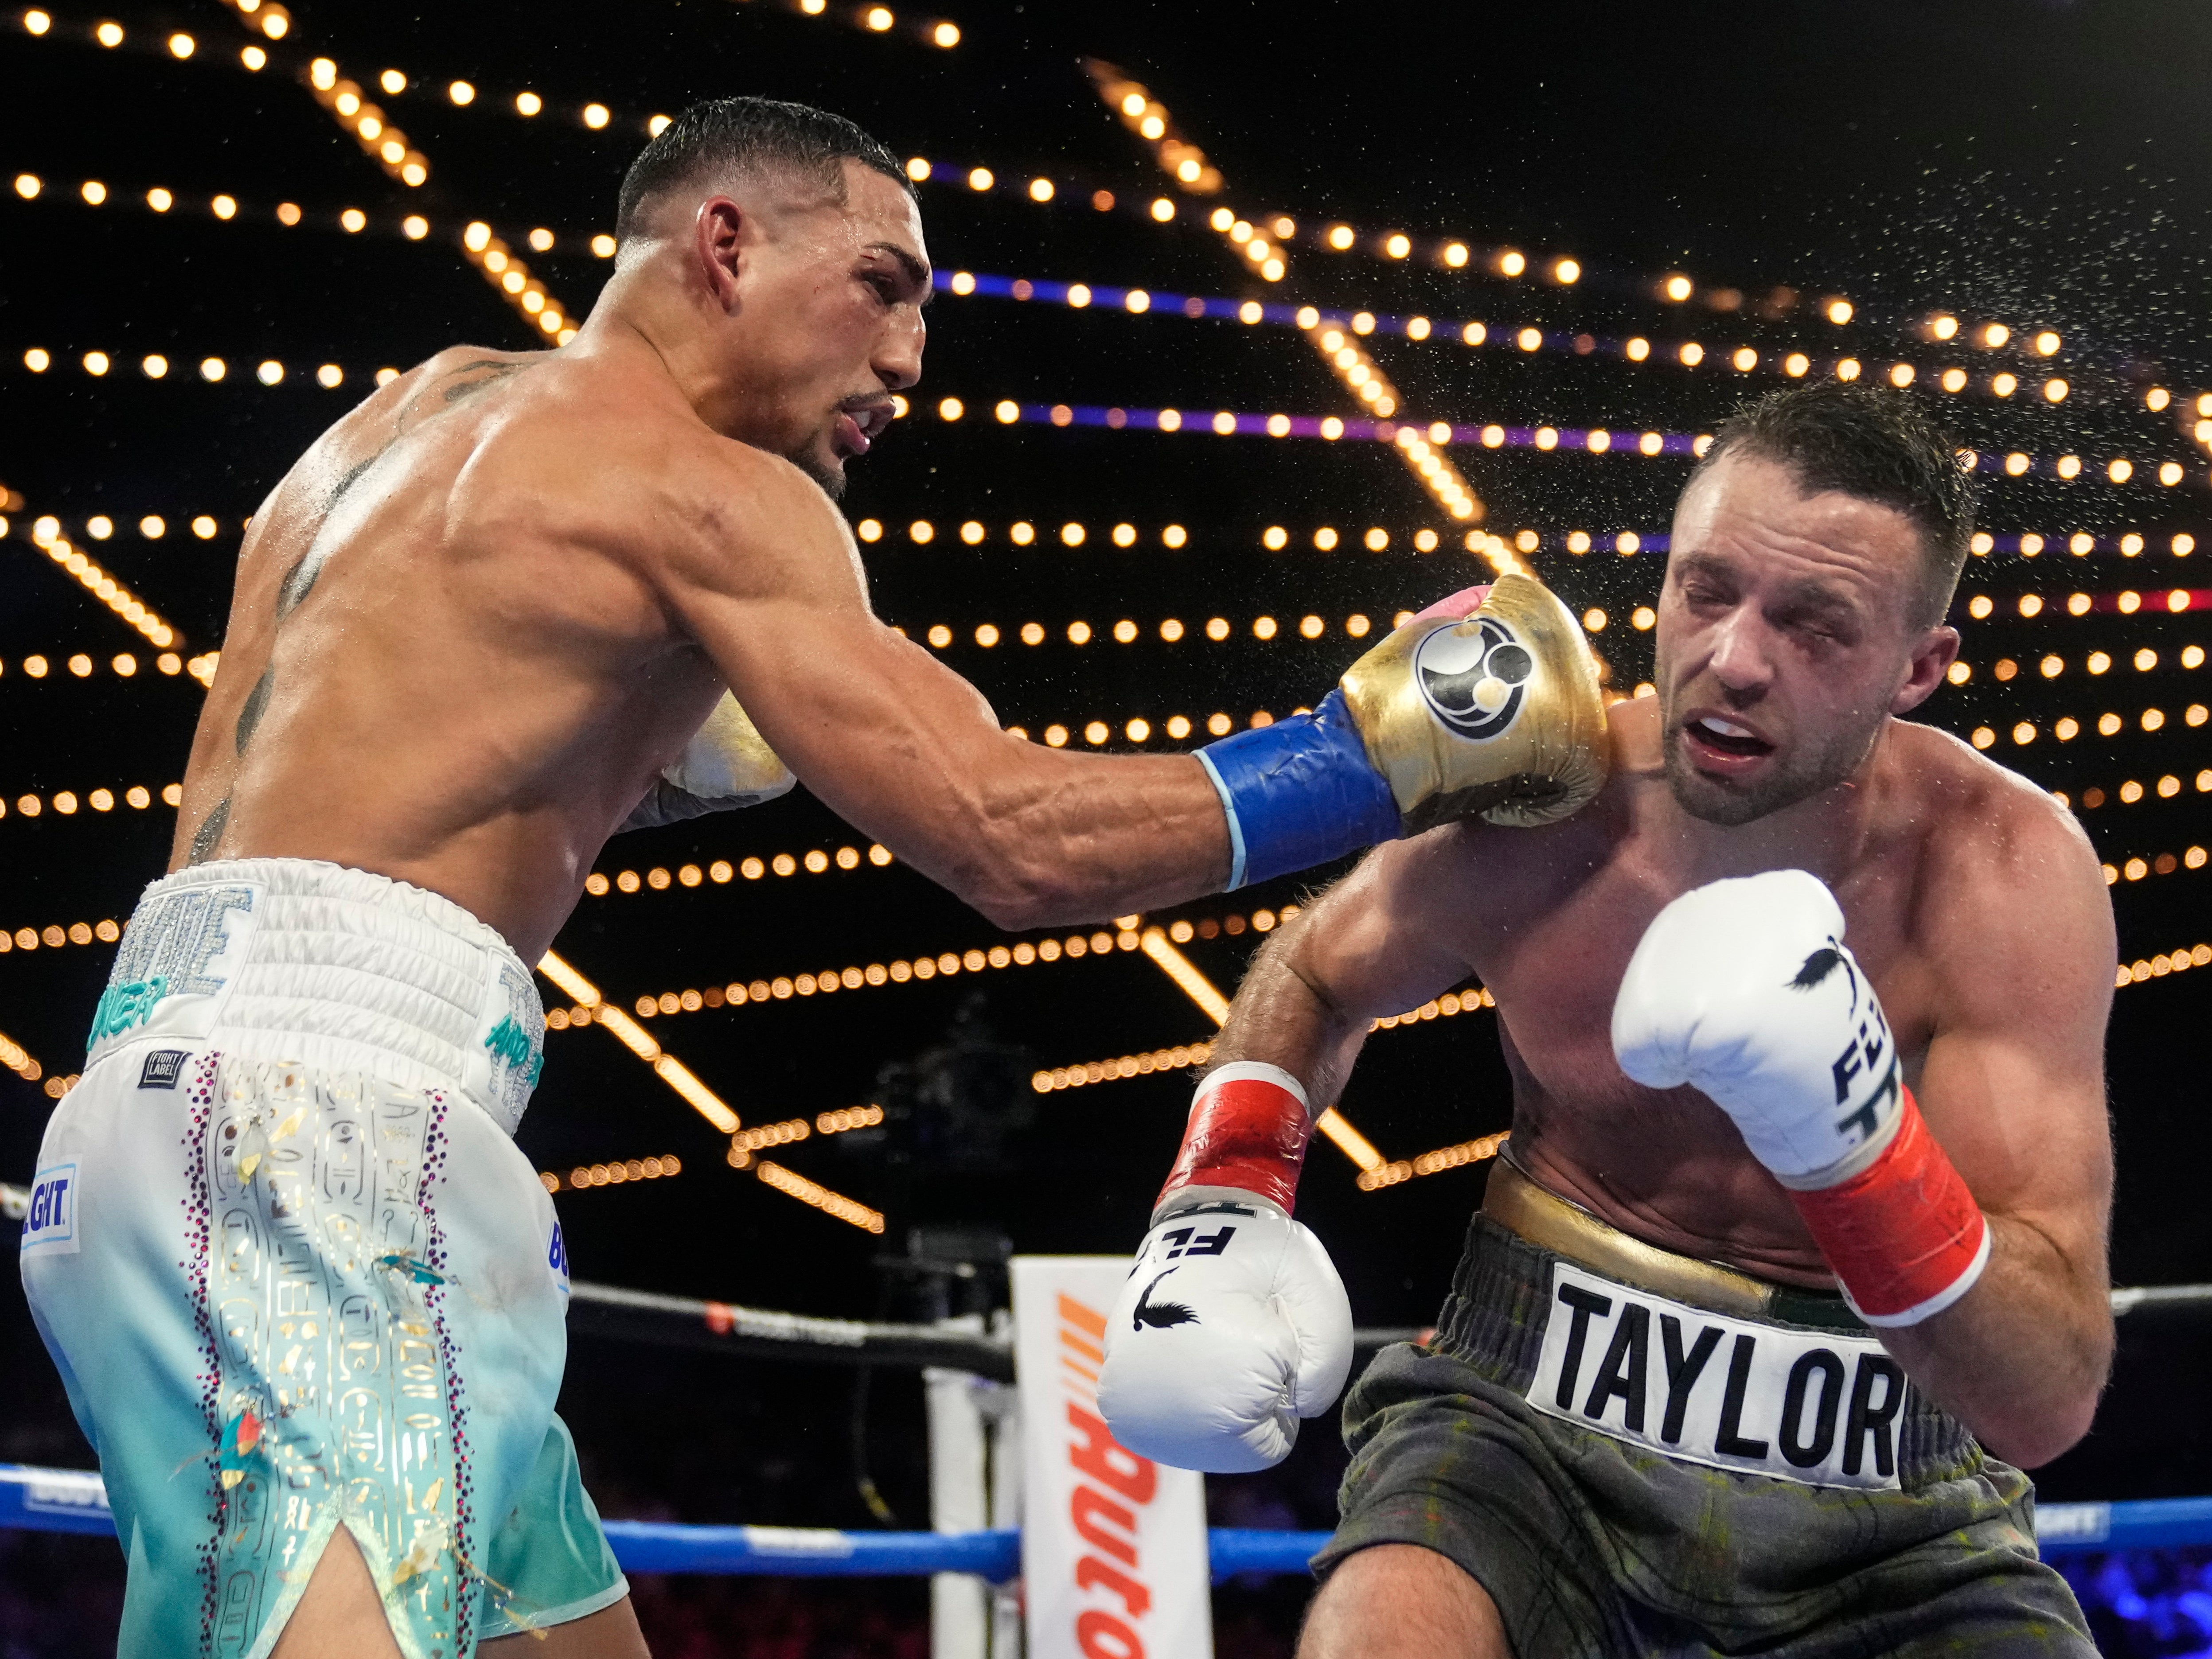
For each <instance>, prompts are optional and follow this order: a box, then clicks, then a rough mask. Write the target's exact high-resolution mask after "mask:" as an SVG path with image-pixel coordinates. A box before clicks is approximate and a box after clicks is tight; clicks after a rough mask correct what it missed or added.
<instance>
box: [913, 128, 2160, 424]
mask: <svg viewBox="0 0 2212 1659" xmlns="http://www.w3.org/2000/svg"><path fill="white" fill-rule="evenodd" d="M927 165H928V163H927V162H925V161H921V159H920V158H919V157H917V158H916V159H915V161H910V162H909V163H908V172H909V173H912V172H914V171H915V169H916V168H918V167H926V166H927ZM1227 214H1228V210H1227V209H1225V208H1224V209H1221V210H1218V211H1217V212H1216V214H1215V220H1216V222H1215V223H1214V225H1213V228H1215V229H1217V230H1222V231H1226V232H1228V233H1230V235H1231V240H1239V241H1243V243H1244V244H1245V245H1247V246H1249V245H1250V240H1251V238H1252V234H1253V233H1252V229H1251V227H1250V226H1249V225H1246V224H1244V223H1243V222H1242V221H1232V220H1231V219H1230V218H1228V217H1226V215H1227ZM1238 231H1242V232H1243V233H1244V234H1243V237H1241V238H1240V237H1239V236H1237V232H1238ZM946 291H947V292H950V293H951V294H953V295H960V296H963V297H965V296H968V295H981V296H982V297H984V298H987V299H1001V300H1016V301H1028V300H1043V301H1047V302H1048V303H1055V304H1060V305H1065V306H1068V307H1073V308H1074V309H1076V310H1083V309H1085V308H1087V307H1091V306H1097V307H1101V308H1103V309H1104V310H1107V311H1109V312H1121V313H1128V314H1130V315H1139V316H1141V315H1151V316H1164V317H1186V318H1189V319H1194V320H1201V319H1208V318H1212V319H1217V320H1221V321H1232V320H1233V321H1236V322H1241V323H1243V324H1246V325H1251V326H1257V325H1263V324H1265V325H1274V326H1280V327H1293V328H1297V329H1299V330H1301V331H1305V332H1309V333H1310V332H1312V331H1315V330H1316V329H1318V330H1320V331H1322V332H1321V334H1320V336H1319V338H1318V340H1317V341H1316V343H1317V344H1318V345H1319V346H1320V347H1321V349H1322V350H1323V351H1324V352H1327V353H1328V354H1330V355H1331V356H1339V355H1340V354H1342V353H1344V352H1345V351H1346V350H1347V349H1349V348H1351V347H1352V340H1351V339H1350V338H1347V337H1346V336H1347V332H1348V333H1349V334H1350V335H1352V336H1360V337H1364V336H1368V335H1373V334H1377V333H1380V334H1394V335H1399V336H1402V337H1404V338H1406V339H1407V340H1412V341H1416V342H1432V343H1437V344H1446V343H1458V344H1461V345H1463V346H1467V347H1468V348H1471V349H1475V348H1487V349H1494V350H1504V351H1514V352H1518V353H1520V354H1522V355H1523V356H1528V355H1532V354H1534V353H1537V352H1543V351H1553V352H1564V353H1568V354H1571V355H1572V356H1577V357H1590V356H1597V355H1600V354H1601V355H1602V356H1604V357H1606V358H1607V360H1611V359H1613V358H1616V357H1617V358H1619V359H1620V361H1621V362H1625V363H1627V364H1630V365H1632V366H1634V367H1645V368H1659V367H1662V366H1675V367H1680V368H1689V369H1696V368H1703V367H1708V366H1709V367H1710V368H1712V369H1715V370H1725V371H1730V372H1733V373H1735V374H1739V375H1746V374H1755V373H1765V374H1779V375H1782V376H1784V378H1786V379H1789V380H1802V379H1804V378H1805V377H1806V376H1807V375H1808V374H1811V375H1814V377H1816V378H1825V377H1826V376H1827V375H1830V374H1832V375H1834V376H1835V377H1836V378H1837V379H1838V380H1857V379H1859V378H1860V377H1861V376H1862V375H1863V374H1867V373H1868V372H1869V366H1868V364H1867V363H1866V362H1863V360H1862V359H1860V358H1859V357H1857V356H1851V355H1850V354H1848V353H1838V354H1837V355H1836V356H1825V357H1820V358H1815V357H1813V356H1808V355H1807V354H1806V353H1804V352H1802V351H1794V350H1792V351H1784V350H1777V349H1770V350H1767V351H1764V352H1762V351H1761V350H1759V348H1757V347H1756V346H1751V345H1741V344H1740V345H1736V346H1733V347H1731V346H1727V345H1708V344H1706V343H1705V342H1703V341H1700V340H1661V341H1656V342H1655V341H1653V340H1652V339H1650V338H1649V337H1645V336H1644V335H1629V336H1624V337H1619V338H1615V337H1609V336H1601V335H1595V334H1590V333H1588V332H1581V333H1573V334H1564V333H1559V332H1547V331H1545V330H1544V329H1543V328H1541V326H1539V325H1535V324H1533V323H1522V324H1511V323H1507V324H1498V323H1486V322H1482V321H1480V320H1476V319H1454V318H1431V317H1428V316H1425V315H1419V314H1413V315H1408V316H1404V317H1400V316H1393V315H1389V314H1387V313H1376V312H1371V311H1340V310H1334V309H1324V308H1322V307H1316V306H1310V305H1305V306H1291V305H1268V304H1265V303H1263V302H1261V301H1258V300H1241V301H1240V300H1237V299H1232V298H1228V297H1225V296H1221V295H1212V296H1202V295H1182V294H1170V293H1165V292H1163V291H1160V290H1158V289H1144V288H1118V287H1115V286H1114V285H1112V284H1110V283H1097V284H1092V283H1082V282H1073V283H1060V282H1036V281H1031V280H1030V279H1029V278H1026V277H1013V276H994V275H991V274H988V273H985V272H980V271H968V270H956V271H954V272H953V273H952V275H951V279H950V280H949V282H948V283H947V284H946ZM2041 338H2042V339H2044V340H2046V341H2048V342H2049V343H2050V350H2049V351H2048V352H2045V353H2043V354H2042V355H2044V356H2050V355H2051V354H2052V353H2055V352H2057V350H2058V349H2059V337H2058V336H2057V335H2056V334H2054V333H2048V332H2046V333H2045V335H2043V336H2042V337H2041ZM1355 361H1356V360H1355ZM1354 366H1355V362H1340V363H1339V364H1338V367H1340V368H1344V369H1346V370H1347V371H1349V370H1350V369H1352V368H1353V367H1354ZM1876 372H1878V373H1879V374H1881V375H1882V376H1883V377H1884V378H1886V379H1887V380H1888V381H1889V382H1890V384H1891V385H1893V386H1899V387H1904V386H1911V385H1913V384H1914V383H1915V382H1916V381H1917V380H1920V379H1921V377H1922V376H1923V374H1925V375H1926V377H1927V380H1928V383H1929V385H1931V386H1936V387H1938V388H1940V389H1941V390H1942V391H1943V392H1946V393H1949V394H1952V395H1954V396H1955V395H1957V394H1960V393H1962V392H1969V391H1972V392H1978V394H1980V395H1984V396H1988V397H1992V398H2010V397H2012V396H2013V395H2014V394H2015V392H2019V391H2021V389H2022V386H2023V385H2024V384H2027V383H2024V382H2023V381H2022V380H2021V377H2020V376H2019V375H2017V374H2013V373H2011V372H2010V371H2009V370H1999V371H1997V372H1996V373H1995V374H1991V375H1990V376H1989V377H1988V379H1987V380H1986V381H1977V380H1975V378H1974V376H1973V375H1972V374H1970V373H1969V372H1968V371H1967V370H1966V369H1964V368H1960V367H1959V366H1958V365H1956V364H1946V365H1942V366H1940V367H1936V368H1924V369H1923V367H1922V366H1921V365H1919V364H1917V363H1911V362H1893V363H1892V364H1890V365H1889V366H1888V367H1887V368H1877V371H1876ZM1352 384H1353V386H1354V389H1355V390H1357V389H1358V386H1360V385H1361V384H1362V382H1361V381H1360V380H1356V379H1355V380H1353V382H1352ZM2028 390H2029V391H2030V392H2039V393H2040V395H2041V396H2042V398H2044V400H2045V402H2046V403H2054V404H2056V403H2063V402H2065V401H2066V400H2067V398H2069V396H2070V395H2071V394H2072V392H2073V391H2074V388H2073V386H2072V385H2071V383H2070V382H2069V381H2067V380H2064V379H2063V378H2060V377H2057V376H2049V377H2045V379H2044V380H2042V381H2041V383H2040V385H2039V386H2036V385H2029V386H2028ZM2159 390H2160V391H2162V390H2163V389H2162V388H2160V389H2159ZM2130 395H2132V394H2130ZM2170 400H2171V394H2170V393H2169V394H2166V401H2161V402H2158V403H2154V404H2152V403H2147V406H2148V407H2151V408H2154V409H2162V408H2164V407H2166V402H2167V401H2170ZM1380 412H1382V413H1384V414H1388V413H1389V410H1381V411H1380Z"/></svg>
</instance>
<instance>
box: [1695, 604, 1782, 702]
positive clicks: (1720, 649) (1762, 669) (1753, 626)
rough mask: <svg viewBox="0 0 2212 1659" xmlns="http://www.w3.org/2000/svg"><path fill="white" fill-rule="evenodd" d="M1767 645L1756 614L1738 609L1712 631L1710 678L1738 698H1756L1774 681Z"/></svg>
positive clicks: (1750, 610) (1772, 665)
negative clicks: (1711, 674)
mask: <svg viewBox="0 0 2212 1659" xmlns="http://www.w3.org/2000/svg"><path fill="white" fill-rule="evenodd" d="M1767 645H1768V641H1767V639H1766V631H1765V627H1764V626H1763V625H1762V623H1761V622H1760V620H1759V614H1758V612H1757V611H1754V610H1753V608H1752V607H1751V606H1749V605H1739V606H1737V607H1736V608H1735V610H1734V611H1730V612H1729V614H1728V616H1727V617H1725V618H1724V619H1723V621H1722V622H1721V623H1720V624H1719V626H1718V627H1717V628H1716V629H1714V630H1713V641H1712V656H1711V669H1712V672H1713V677H1714V678H1716V679H1717V680H1719V681H1720V683H1721V684H1723V686H1725V687H1726V688H1727V689H1728V690H1729V691H1730V692H1732V693H1734V694H1735V696H1739V697H1742V698H1744V699H1746V700H1750V699H1753V698H1756V697H1758V696H1759V695H1760V694H1761V693H1763V692H1764V691H1765V690H1766V688H1767V687H1768V685H1770V684H1772V682H1773V679H1774V661H1773V657H1772V655H1771V653H1770V652H1769V651H1768V649H1767Z"/></svg>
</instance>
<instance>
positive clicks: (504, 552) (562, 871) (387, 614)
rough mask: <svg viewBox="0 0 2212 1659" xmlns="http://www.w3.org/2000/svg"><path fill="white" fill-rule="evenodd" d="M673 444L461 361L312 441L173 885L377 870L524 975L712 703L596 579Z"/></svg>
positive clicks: (206, 729)
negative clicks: (216, 868) (428, 896)
mask: <svg viewBox="0 0 2212 1659" xmlns="http://www.w3.org/2000/svg"><path fill="white" fill-rule="evenodd" d="M684 413H686V414H688V411H684ZM695 424H696V423H695ZM663 428H665V430H664V429H663ZM683 428H684V421H683V416H682V415H680V414H679V413H678V411H677V410H674V409H671V407H669V404H668V401H667V400H666V399H665V398H664V397H661V396H659V395H658V394H656V393H655V392H654V391H653V389H651V388H649V387H646V386H641V385H640V384H638V383H636V382H635V381H633V380H629V379H626V378H625V377H624V376H623V374H620V373H619V372H617V371H613V370H610V369H607V368H604V367H601V366H598V365H594V364H592V362H589V361H588V360H586V361H577V360H574V359H573V358H572V357H570V356H568V354H565V353H550V352H549V353H502V352H493V351H483V350H477V349H471V348H461V349H454V350H451V351H447V352H443V353H441V354H440V355H439V356H436V357H435V358H433V359H431V360H430V361H429V362H427V363H425V364H423V365H422V367H421V368H417V369H416V370H414V371H413V372H412V373H410V374H407V375H405V376H403V377H402V378H401V379H400V380H397V381H395V382H394V383H393V384H392V385H391V386H386V387H385V388H383V389H382V390H381V391H380V392H377V393H376V394H375V395H374V397H372V398H368V399H367V400H366V401H365V402H364V403H363V404H362V406H361V407H360V408H359V409H357V410H355V411H354V412H353V413H352V414H350V415H349V416H346V417H345V418H344V419H343V420H342V421H340V422H338V423H337V425H336V426H335V427H333V428H331V430H330V431H329V432H327V433H325V435H323V437H322V438H321V439H320V440H319V441H317V442H316V444H315V445H314V446H313V447H312V448H311V449H309V450H308V452H307V454H306V455H304V456H303V457H302V458H301V460H300V461H299V463H298V464H297V465H295V466H294V467H293V469H292V470H291V471H290V472H289V473H288V474H287V475H286V477H284V479H283V482H282V483H279V484H278V485H277V487H276V489H275V490H274V491H273V492H271V494H270V496H269V498H268V500H267V501H264V503H263V504H262V507H261V509H260V511H259V512H258V513H255V515H254V518H253V522H252V526H251V527H250V528H249V530H248V532H247V534H246V544H245V547H244V549H243V550H242V551H241V553H240V559H239V568H238V576H237V584H236V588H235V591H234V594H233V598H232V605H231V613H230V619H229V626H228V635H227V637H226V638H225V640H224V642H223V649H222V661H221V666H220V670H219V672H218V673H217V675H216V682H215V686H214V689H213V690H212V691H211V692H210V695H209V697H208V701H207V705H206V708H205V709H204V713H203V714H202V716H201V720H200V724H199V728H198V731H197V733H196V734H195V737H194V739H193V744H192V756H191V767H190V769H189V770H188V771H187V773H186V775H185V797H184V804H183V811H182V812H181V815H180V817H179V826H178V834H177V841H176V845H175V848H174V851H173V854H172V857H171V867H172V868H177V867H181V866H184V865H185V864H187V863H195V862H203V861H204V860H208V859H211V858H253V857H280V858H301V859H320V860H329V861H331V862H332V863H336V864H342V865H348V866H354V867H356V868H358V869H363V870H369V871H373V872H377V873H379V874H381V875H386V876H390V877H392V878H396V879H398V880H401V881H405V882H410V883H412V884H415V885H416V886H420V887H423V888H427V889H428V890H432V891H435V892H437V893H441V894H442V895H444V896H446V897H447V898H450V899H452V900H453V901H454V902H457V903H459V904H460V905H462V906H463V907H465V908H467V909H468V910H470V911H471V912H473V913H474V914H475V915H477V916H478V917H480V918H481V919H482V920H483V921H486V922H488V923H489V924H490V925H491V926H492V927H495V928H496V929H497V930H498V931H499V932H500V933H501V934H502V935H503V936H504V937H505V938H506V939H507V940H508V942H509V943H510V944H512V945H513V946H514V947H515V949H516V950H517V951H519V952H520V954H521V955H522V956H523V957H524V959H525V960H526V961H530V960H535V959H536V957H537V956H538V954H539V953H540V952H542V951H544V948H545V946H546V945H548V944H550V942H551V939H552V937H553V934H554V933H555V932H556V931H557V930H558V928H559V927H560V925H561V922H562V920H563V919H564V918H565V917H566V915H568V911H569V909H570V908H572V907H573V906H574V902H575V900H576V896H577V895H578V893H579V891H580V888H581V884H582V882H583V878H584V876H585V874H586V872H587V870H588V868H589V866H590V863H591V860H592V859H593V858H595V857H596V856H597V854H598V852H599V847H600V846H601V844H602V843H603V842H605V839H606V837H607V836H609V835H610V834H611V832H612V831H613V830H614V829H616V828H617V826H618V825H619V824H620V823H622V821H623V818H624V817H627V816H628V815H629V812H630V811H631V810H632V809H633V808H634V807H635V805H637V803H638V801H639V799H640V798H641V796H642V795H643V794H644V793H645V791H646V790H647V787H649V785H650V784H651V782H652V781H653V778H654V776H655V775H656V774H657V773H658V771H659V769H660V768H661V767H662V766H663V765H665V764H666V763H667V762H668V761H669V760H670V759H671V758H672V757H674V756H675V755H676V754H677V753H678V751H680V750H681V749H682V748H683V746H684V743H685V741H686V740H687V739H688V738H690V734H691V733H692V732H694V731H696V729H697V727H698V726H699V724H700V721H701V720H702V719H703V718H704V717H705V715H706V714H707V713H708V710H709V709H710V708H712V707H713V704H714V700H715V698H716V697H717V696H719V694H720V685H721V682H720V678H719V677H718V676H717V675H716V673H715V671H714V669H713V667H712V666H711V665H710V664H709V663H708V660H707V659H706V657H705V655H704V654H703V653H702V652H701V651H700V650H699V649H698V647H696V645H695V644H693V643H692V642H691V641H690V640H689V639H688V638H687V637H686V636H684V635H683V634H682V632H681V631H680V630H679V629H677V628H675V627H674V626H672V625H671V622H670V620H669V618H668V617H667V615H666V614H665V607H664V606H663V605H661V603H660V602H659V599H657V598H656V596H655V594H654V592H653V589H652V588H651V586H649V585H648V584H647V583H646V582H644V581H642V580H640V579H639V577H638V576H637V575H636V574H635V572H634V569H633V568H632V567H631V566H629V565H628V564H626V563H625V562H623V561H621V560H619V559H617V558H612V557H610V556H609V554H608V548H609V546H610V545H611V544H613V543H615V542H617V541H618V540H619V539H620V538H622V537H623V535H625V534H629V533H633V532H634V531H635V526H626V525H623V523H621V522H620V520H621V519H622V517H623V491H622V490H621V489H618V488H617V489H610V488H608V487H607V484H606V480H607V479H608V478H610V477H620V476H623V469H624V468H625V466H626V465H629V464H632V463H637V462H643V463H644V466H643V470H644V471H647V472H649V471H650V470H651V460H652V459H653V457H655V456H656V455H659V456H660V457H663V458H665V453H667V451H668V449H669V448H670V447H671V446H672V447H681V445H682V444H684V443H685V442H689V441H692V436H693V435H692V434H690V433H688V432H685V431H684V429H683Z"/></svg>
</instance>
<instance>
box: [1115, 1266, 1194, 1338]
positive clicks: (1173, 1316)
mask: <svg viewBox="0 0 2212 1659" xmlns="http://www.w3.org/2000/svg"><path fill="white" fill-rule="evenodd" d="M1173 1272H1175V1269H1174V1268H1173V1267H1168V1268H1164V1269H1163V1270H1162V1271H1161V1273H1160V1275H1159V1278H1158V1279H1153V1280H1152V1283H1151V1284H1149V1285H1146V1286H1145V1288H1144V1289H1143V1290H1142V1291H1139V1292H1138V1294H1137V1305H1136V1307H1135V1309H1134V1310H1133V1311H1132V1312H1131V1314H1130V1316H1129V1328H1130V1329H1131V1330H1133V1331H1136V1330H1142V1329H1143V1328H1145V1327H1146V1326H1147V1325H1150V1326H1151V1327H1152V1328H1153V1329H1154V1330H1156V1331H1164V1330H1169V1329H1171V1328H1174V1327H1175V1326H1177V1325H1195V1324H1197V1323H1198V1315H1197V1314H1196V1313H1195V1312H1194V1311H1193V1310H1191V1309H1189V1308H1188V1307H1186V1306H1185V1305H1184V1304H1182V1303H1180V1302H1155V1301H1153V1300H1152V1292H1153V1291H1157V1290H1158V1289H1159V1287H1160V1279H1165V1278H1166V1277H1167V1276H1168V1274H1170V1273H1173Z"/></svg>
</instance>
